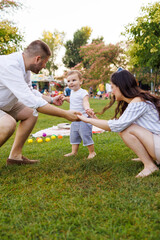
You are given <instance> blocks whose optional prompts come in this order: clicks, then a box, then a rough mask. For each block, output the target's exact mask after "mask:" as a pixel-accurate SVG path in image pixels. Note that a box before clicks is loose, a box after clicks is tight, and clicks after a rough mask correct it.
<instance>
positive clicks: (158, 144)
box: [153, 134, 160, 163]
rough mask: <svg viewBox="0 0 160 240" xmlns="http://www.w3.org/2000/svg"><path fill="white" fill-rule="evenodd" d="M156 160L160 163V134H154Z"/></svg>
mask: <svg viewBox="0 0 160 240" xmlns="http://www.w3.org/2000/svg"><path fill="white" fill-rule="evenodd" d="M153 139H154V146H155V155H156V160H157V162H158V163H160V135H156V134H153Z"/></svg>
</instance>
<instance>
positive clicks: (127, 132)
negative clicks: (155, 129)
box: [119, 124, 137, 138]
mask: <svg viewBox="0 0 160 240" xmlns="http://www.w3.org/2000/svg"><path fill="white" fill-rule="evenodd" d="M136 126H137V125H136V124H132V125H130V126H129V127H128V128H126V129H125V130H123V131H122V132H120V133H119V135H120V137H121V138H123V137H125V136H128V135H130V134H132V133H133V131H135V128H136Z"/></svg>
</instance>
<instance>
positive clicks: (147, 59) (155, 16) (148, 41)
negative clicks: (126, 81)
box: [123, 2, 160, 85]
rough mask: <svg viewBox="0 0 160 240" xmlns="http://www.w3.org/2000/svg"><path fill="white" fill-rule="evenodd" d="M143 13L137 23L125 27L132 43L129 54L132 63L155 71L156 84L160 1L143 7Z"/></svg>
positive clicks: (159, 67) (159, 50)
mask: <svg viewBox="0 0 160 240" xmlns="http://www.w3.org/2000/svg"><path fill="white" fill-rule="evenodd" d="M141 11H142V12H141V15H142V16H140V17H138V18H137V19H136V22H135V23H131V24H129V25H127V26H126V27H125V32H124V33H123V34H124V35H126V36H127V37H128V41H129V43H130V45H129V49H128V54H129V56H130V59H131V60H130V65H132V66H133V67H134V68H139V67H141V68H142V69H144V68H145V69H148V70H149V71H150V70H151V69H152V71H153V72H154V73H155V81H154V85H156V81H157V75H158V72H159V71H160V3H159V2H156V3H154V4H153V5H152V4H149V5H148V6H147V7H142V8H141Z"/></svg>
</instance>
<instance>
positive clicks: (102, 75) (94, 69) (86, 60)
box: [74, 41, 126, 87]
mask: <svg viewBox="0 0 160 240" xmlns="http://www.w3.org/2000/svg"><path fill="white" fill-rule="evenodd" d="M80 56H81V58H82V62H81V63H79V64H77V65H76V66H75V67H74V69H78V70H80V71H82V73H83V78H84V80H85V81H84V85H86V86H89V85H93V86H94V87H95V85H97V84H98V83H100V82H102V81H104V82H107V81H108V80H109V78H110V74H111V73H112V72H113V70H116V69H117V68H118V67H119V66H123V67H124V66H125V64H126V63H125V57H124V50H123V49H122V47H121V46H120V44H118V43H117V44H116V45H113V44H108V45H105V43H104V42H103V41H93V43H91V44H88V45H86V46H82V47H81V48H80Z"/></svg>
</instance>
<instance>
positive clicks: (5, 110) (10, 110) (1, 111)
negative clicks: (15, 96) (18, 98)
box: [0, 102, 26, 120]
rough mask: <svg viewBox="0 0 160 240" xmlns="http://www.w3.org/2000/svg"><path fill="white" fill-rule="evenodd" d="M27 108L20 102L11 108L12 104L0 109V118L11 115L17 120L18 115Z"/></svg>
mask: <svg viewBox="0 0 160 240" xmlns="http://www.w3.org/2000/svg"><path fill="white" fill-rule="evenodd" d="M25 107H26V106H25V105H24V104H22V103H20V102H16V103H15V104H14V106H11V104H8V105H6V106H5V107H2V108H1V109H0V118H1V117H3V116H4V115H5V114H9V115H10V116H12V117H13V118H14V119H15V120H18V119H17V114H18V113H19V112H20V111H21V110H22V109H24V108H25Z"/></svg>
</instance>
